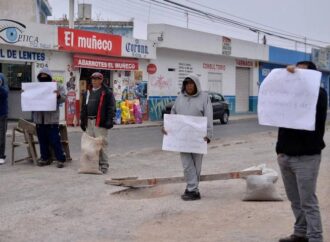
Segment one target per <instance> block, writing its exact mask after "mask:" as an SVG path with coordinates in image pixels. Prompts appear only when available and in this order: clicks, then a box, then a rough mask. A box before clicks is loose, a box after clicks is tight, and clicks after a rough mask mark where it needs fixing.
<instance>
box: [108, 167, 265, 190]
mask: <svg viewBox="0 0 330 242" xmlns="http://www.w3.org/2000/svg"><path fill="white" fill-rule="evenodd" d="M261 173H262V171H261V170H250V171H236V172H227V173H218V174H209V175H201V176H200V181H215V180H228V179H238V178H243V177H247V176H250V175H261ZM182 182H185V178H184V177H164V178H146V179H136V178H135V177H131V178H113V179H107V180H105V184H109V185H115V186H124V187H147V186H155V185H161V184H172V183H182Z"/></svg>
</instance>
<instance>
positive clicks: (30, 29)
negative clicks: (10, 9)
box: [0, 19, 57, 49]
mask: <svg viewBox="0 0 330 242" xmlns="http://www.w3.org/2000/svg"><path fill="white" fill-rule="evenodd" d="M0 44H6V45H13V46H23V47H29V48H35V49H57V27H56V26H52V25H47V24H36V23H25V22H24V23H21V22H19V21H16V20H11V19H0Z"/></svg>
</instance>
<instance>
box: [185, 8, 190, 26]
mask: <svg viewBox="0 0 330 242" xmlns="http://www.w3.org/2000/svg"><path fill="white" fill-rule="evenodd" d="M185 14H186V17H187V29H188V28H189V13H188V11H186V13H185Z"/></svg>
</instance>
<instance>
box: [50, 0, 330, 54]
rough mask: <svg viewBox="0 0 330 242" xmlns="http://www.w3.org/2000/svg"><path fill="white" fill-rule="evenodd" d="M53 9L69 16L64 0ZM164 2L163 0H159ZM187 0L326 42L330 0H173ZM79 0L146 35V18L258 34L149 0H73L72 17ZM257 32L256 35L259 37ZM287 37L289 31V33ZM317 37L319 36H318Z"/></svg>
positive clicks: (250, 36) (97, 14) (95, 14)
mask: <svg viewBox="0 0 330 242" xmlns="http://www.w3.org/2000/svg"><path fill="white" fill-rule="evenodd" d="M48 1H49V3H50V5H51V7H52V11H53V16H51V17H50V18H49V19H59V18H62V17H63V15H64V14H66V15H67V16H68V9H69V3H68V2H69V1H68V0H48ZM158 1H159V2H162V1H161V0H158ZM172 1H173V2H176V3H181V4H184V5H186V6H189V7H192V8H195V9H199V10H202V11H204V12H208V13H212V14H214V15H217V16H220V17H225V18H230V19H233V20H235V21H239V22H242V23H245V24H249V25H252V26H255V27H258V28H264V29H267V30H271V31H276V32H278V33H281V34H283V33H285V34H287V35H292V36H299V39H300V41H302V42H303V41H304V37H306V38H307V42H310V43H311V42H312V43H313V44H316V45H319V46H325V45H330V24H329V10H330V0H315V1H311V0H277V1H265V0H249V1H245V0H226V1H223V0H203V1H201V0H199V1H198V0H172ZM78 3H90V4H92V18H93V19H94V20H97V19H98V20H114V21H115V20H130V19H131V18H134V25H135V26H134V37H135V38H139V39H147V24H148V23H166V24H172V25H177V26H181V27H187V25H188V27H189V28H191V29H195V30H199V31H204V32H210V33H214V34H218V35H223V36H228V37H233V38H240V39H246V40H250V41H254V42H257V40H258V35H257V34H256V33H254V32H252V31H249V30H244V29H241V28H237V27H232V26H229V25H228V24H223V23H215V22H214V21H213V22H212V21H210V20H207V19H206V18H200V17H196V16H193V15H192V14H188V18H187V14H185V13H184V12H182V11H173V10H170V9H166V8H161V7H159V6H157V5H155V4H153V3H151V4H150V1H149V0H84V1H83V0H80V1H78V0H76V1H75V4H76V6H75V17H76V16H77V12H78V7H77V4H78ZM263 35H264V34H263V33H261V34H260V35H259V41H260V42H261V38H262V37H263ZM288 37H290V36H288ZM312 40H318V41H322V42H316V41H312ZM267 41H268V42H267V43H268V44H275V45H279V46H282V47H284V48H295V47H297V48H298V49H300V50H301V49H303V48H304V45H303V44H299V43H298V44H297V43H295V42H293V41H287V40H284V39H279V38H275V37H272V36H270V35H267Z"/></svg>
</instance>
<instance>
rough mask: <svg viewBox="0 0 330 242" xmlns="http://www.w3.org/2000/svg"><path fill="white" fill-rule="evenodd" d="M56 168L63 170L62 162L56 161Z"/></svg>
mask: <svg viewBox="0 0 330 242" xmlns="http://www.w3.org/2000/svg"><path fill="white" fill-rule="evenodd" d="M56 167H57V168H63V167H64V161H57V165H56Z"/></svg>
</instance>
